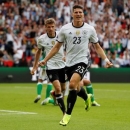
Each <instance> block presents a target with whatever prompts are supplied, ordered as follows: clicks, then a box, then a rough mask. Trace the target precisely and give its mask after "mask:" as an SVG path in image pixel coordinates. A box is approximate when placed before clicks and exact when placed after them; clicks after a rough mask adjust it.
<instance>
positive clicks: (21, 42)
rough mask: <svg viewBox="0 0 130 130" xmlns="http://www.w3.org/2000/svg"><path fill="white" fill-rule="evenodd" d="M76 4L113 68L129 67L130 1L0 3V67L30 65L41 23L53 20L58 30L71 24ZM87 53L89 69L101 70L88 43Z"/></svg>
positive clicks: (14, 0) (12, 0) (28, 0)
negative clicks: (88, 49) (92, 27)
mask: <svg viewBox="0 0 130 130" xmlns="http://www.w3.org/2000/svg"><path fill="white" fill-rule="evenodd" d="M76 3H77V4H80V5H82V6H83V7H84V14H85V19H84V20H85V22H87V23H88V24H90V25H92V26H94V27H95V29H96V31H97V34H98V38H99V42H100V45H101V46H102V48H103V49H104V50H105V52H106V54H107V56H108V58H109V59H110V60H111V62H112V63H113V64H114V67H116V68H120V67H130V0H0V66H4V67H25V66H26V67H30V66H32V65H33V61H34V55H35V51H36V49H37V44H36V39H37V37H39V36H40V35H41V34H44V33H45V28H44V20H45V19H47V18H50V17H53V18H55V20H56V27H57V30H59V29H60V28H61V26H62V25H64V24H67V23H69V22H71V20H72V18H71V11H72V7H73V5H74V4H76ZM90 50H91V57H92V65H91V68H99V67H104V62H103V61H102V60H101V58H100V57H99V56H98V55H97V54H96V52H95V50H94V48H93V46H92V45H91V44H90Z"/></svg>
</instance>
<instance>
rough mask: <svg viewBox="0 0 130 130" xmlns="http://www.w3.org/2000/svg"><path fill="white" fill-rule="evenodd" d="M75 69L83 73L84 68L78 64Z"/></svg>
mask: <svg viewBox="0 0 130 130" xmlns="http://www.w3.org/2000/svg"><path fill="white" fill-rule="evenodd" d="M75 71H76V72H78V73H80V74H83V73H84V71H85V68H84V67H83V66H78V68H77V69H76V70H75Z"/></svg>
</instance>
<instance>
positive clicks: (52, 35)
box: [47, 32, 56, 38]
mask: <svg viewBox="0 0 130 130" xmlns="http://www.w3.org/2000/svg"><path fill="white" fill-rule="evenodd" d="M47 35H48V37H49V38H53V37H55V36H56V32H53V33H47Z"/></svg>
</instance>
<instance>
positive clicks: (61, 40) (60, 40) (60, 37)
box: [56, 27, 65, 43]
mask: <svg viewBox="0 0 130 130" xmlns="http://www.w3.org/2000/svg"><path fill="white" fill-rule="evenodd" d="M56 40H57V41H58V42H61V43H63V42H64V40H65V35H64V29H63V27H62V28H61V29H60V31H59V34H58V36H57V39H56Z"/></svg>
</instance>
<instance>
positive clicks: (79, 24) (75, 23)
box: [73, 21, 84, 27]
mask: <svg viewBox="0 0 130 130" xmlns="http://www.w3.org/2000/svg"><path fill="white" fill-rule="evenodd" d="M83 24H84V22H83V21H73V26H74V27H81V26H83Z"/></svg>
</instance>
